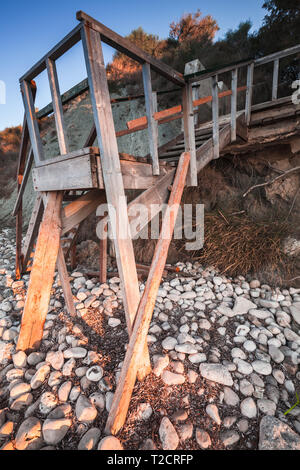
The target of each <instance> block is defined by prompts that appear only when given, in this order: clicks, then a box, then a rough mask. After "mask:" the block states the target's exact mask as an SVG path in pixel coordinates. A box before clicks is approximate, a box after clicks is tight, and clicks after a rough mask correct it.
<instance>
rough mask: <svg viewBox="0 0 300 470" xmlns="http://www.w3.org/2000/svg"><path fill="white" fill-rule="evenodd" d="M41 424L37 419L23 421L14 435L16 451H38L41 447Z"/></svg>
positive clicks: (31, 418)
mask: <svg viewBox="0 0 300 470" xmlns="http://www.w3.org/2000/svg"><path fill="white" fill-rule="evenodd" d="M41 429H42V427H41V423H40V421H39V420H38V418H35V417H30V418H27V419H25V421H23V423H22V424H21V426H20V427H19V430H18V432H17V435H16V441H15V446H16V449H17V450H38V449H40V448H41V447H42V445H43V439H42V431H41Z"/></svg>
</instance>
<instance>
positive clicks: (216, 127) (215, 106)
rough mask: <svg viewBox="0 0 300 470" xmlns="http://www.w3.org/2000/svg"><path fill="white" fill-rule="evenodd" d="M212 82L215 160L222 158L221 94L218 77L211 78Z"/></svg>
mask: <svg viewBox="0 0 300 470" xmlns="http://www.w3.org/2000/svg"><path fill="white" fill-rule="evenodd" d="M211 82H212V97H213V99H212V120H213V143H214V159H215V160H217V159H218V158H219V156H220V141H219V132H220V129H219V94H218V75H214V76H213V77H212V78H211Z"/></svg>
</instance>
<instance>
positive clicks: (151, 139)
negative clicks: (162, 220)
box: [143, 63, 159, 176]
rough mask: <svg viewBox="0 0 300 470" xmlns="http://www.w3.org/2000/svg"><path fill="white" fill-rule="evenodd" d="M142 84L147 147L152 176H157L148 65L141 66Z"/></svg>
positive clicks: (155, 130) (154, 128) (156, 147)
mask: <svg viewBox="0 0 300 470" xmlns="http://www.w3.org/2000/svg"><path fill="white" fill-rule="evenodd" d="M143 84H144V93H145V104H146V112H147V122H148V136H149V147H150V155H151V160H152V170H153V175H156V176H157V175H159V162H158V132H157V124H156V122H155V120H154V117H153V115H154V112H155V109H154V103H153V96H152V84H151V69H150V65H149V64H147V63H145V64H143Z"/></svg>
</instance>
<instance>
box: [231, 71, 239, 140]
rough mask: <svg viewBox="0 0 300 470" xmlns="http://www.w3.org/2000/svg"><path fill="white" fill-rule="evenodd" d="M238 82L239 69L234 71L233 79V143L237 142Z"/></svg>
mask: <svg viewBox="0 0 300 470" xmlns="http://www.w3.org/2000/svg"><path fill="white" fill-rule="evenodd" d="M237 82H238V69H235V70H233V71H232V77H231V90H232V95H231V142H235V141H236V112H237Z"/></svg>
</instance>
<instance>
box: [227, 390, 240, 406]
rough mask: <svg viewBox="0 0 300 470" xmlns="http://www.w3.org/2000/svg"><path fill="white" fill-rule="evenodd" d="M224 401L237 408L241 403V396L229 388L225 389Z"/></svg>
mask: <svg viewBox="0 0 300 470" xmlns="http://www.w3.org/2000/svg"><path fill="white" fill-rule="evenodd" d="M224 401H225V403H226V405H228V406H237V405H238V404H239V402H240V399H239V396H238V395H237V394H236V393H235V392H234V391H233V390H232V389H231V388H229V387H225V388H224Z"/></svg>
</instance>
